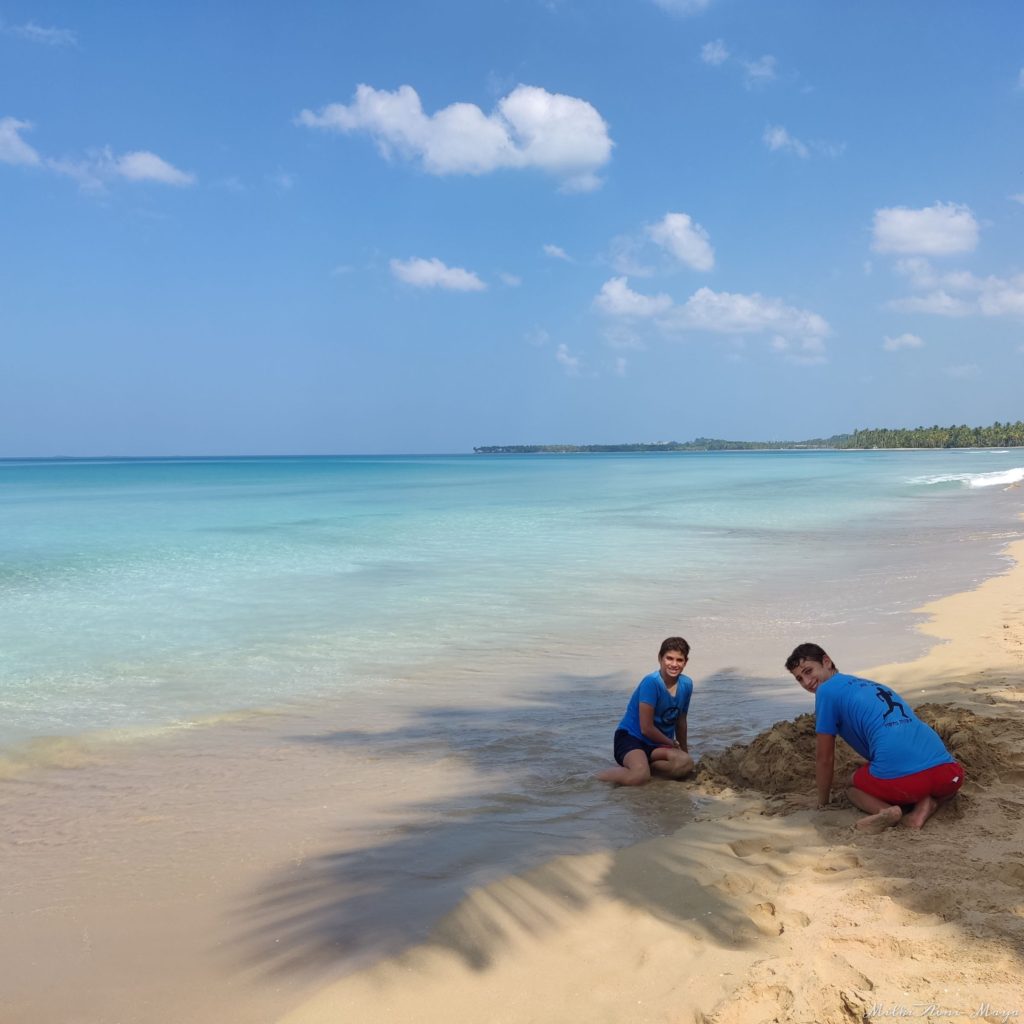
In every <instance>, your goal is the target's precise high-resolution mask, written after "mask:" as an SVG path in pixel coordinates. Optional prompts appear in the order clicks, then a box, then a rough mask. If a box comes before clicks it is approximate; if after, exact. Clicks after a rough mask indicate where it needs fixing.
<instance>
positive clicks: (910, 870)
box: [281, 542, 1024, 1024]
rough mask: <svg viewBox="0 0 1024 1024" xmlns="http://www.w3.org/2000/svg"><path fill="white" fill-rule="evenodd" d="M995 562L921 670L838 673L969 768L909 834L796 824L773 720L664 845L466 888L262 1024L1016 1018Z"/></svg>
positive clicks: (788, 751)
mask: <svg viewBox="0 0 1024 1024" xmlns="http://www.w3.org/2000/svg"><path fill="white" fill-rule="evenodd" d="M1009 554H1010V555H1011V556H1012V557H1013V559H1014V565H1013V568H1012V569H1011V570H1010V571H1009V572H1007V573H1006V574H1005V575H1002V576H999V577H996V578H993V579H990V580H988V581H987V582H985V583H984V584H983V585H981V586H980V587H979V588H978V589H976V590H974V591H972V592H969V593H963V594H958V595H954V596H952V597H949V598H945V599H942V600H940V601H938V602H936V603H934V604H932V605H929V606H928V607H927V608H926V609H924V610H925V611H926V612H927V614H928V616H929V618H928V621H927V623H926V624H925V625H924V626H923V627H922V628H923V629H924V631H925V632H926V633H927V634H928V635H929V636H931V637H934V638H935V641H936V644H935V646H934V647H933V648H932V649H931V650H930V651H929V653H928V654H927V655H925V656H924V657H922V658H920V659H919V660H917V661H914V662H912V663H908V664H890V665H880V666H875V665H871V664H870V652H864V657H863V658H862V659H861V662H860V663H858V664H856V665H849V664H844V665H843V668H844V669H845V670H846V671H856V672H858V673H860V674H863V675H867V676H869V677H871V678H877V679H879V680H883V681H885V682H886V683H889V684H891V685H892V686H894V687H895V688H896V689H897V690H898V691H899V692H900V693H901V694H903V695H904V696H906V697H907V698H908V699H910V700H912V701H913V703H914V705H915V706H917V707H921V706H922V705H924V706H925V711H924V715H925V716H926V717H929V718H930V720H931V721H933V723H934V724H935V725H936V727H937V728H938V729H939V730H940V732H941V733H942V734H943V735H944V736H945V738H946V739H947V741H948V744H949V745H950V747H951V748H952V750H953V751H954V752H955V753H956V754H957V755H958V756H959V757H960V758H961V759H962V760H963V762H964V764H965V766H966V768H967V778H968V781H967V783H966V785H965V787H964V789H963V791H962V793H961V795H960V797H959V799H958V800H957V801H956V803H955V804H954V805H952V806H950V807H949V808H946V809H944V810H943V811H942V812H940V813H939V814H938V815H937V816H936V818H935V819H933V821H931V822H930V823H929V824H928V826H927V827H926V828H925V829H924V830H922V831H921V832H913V831H910V830H907V829H904V828H895V829H890V830H888V831H886V832H885V833H883V834H881V835H863V834H860V833H857V832H856V831H855V830H854V829H853V827H852V826H853V823H854V821H855V820H856V819H857V817H858V812H856V811H855V810H854V809H853V808H850V807H838V808H836V809H829V810H827V811H823V812H816V811H811V810H808V809H805V808H806V803H807V800H808V798H809V797H810V794H811V793H812V792H813V785H812V779H813V772H811V774H810V776H808V775H807V768H808V766H809V765H810V764H811V754H810V750H808V749H807V744H806V742H805V741H806V740H807V738H808V737H809V736H810V734H811V733H813V728H811V729H810V730H809V731H808V729H807V728H804V729H803V735H802V736H801V730H800V729H799V728H797V727H795V726H793V725H792V724H791V723H779V724H778V725H776V726H775V727H773V728H772V729H771V730H768V731H767V732H766V733H764V734H762V736H760V737H759V738H758V739H757V740H756V741H754V743H752V744H750V745H748V746H747V747H746V748H744V749H743V750H733V751H732V752H731V756H729V757H724V756H723V757H721V758H719V759H717V769H716V770H715V771H710V770H707V769H706V770H705V771H704V773H703V774H702V776H701V780H699V781H698V782H697V783H695V784H691V787H695V788H696V791H697V792H698V793H699V792H703V793H704V794H706V796H705V798H704V799H702V800H701V801H700V803H699V806H700V810H699V812H698V814H697V816H696V820H694V821H692V822H688V823H687V824H686V826H685V827H684V828H682V829H680V830H679V831H678V832H677V833H676V834H675V835H673V836H671V837H667V838H663V839H657V840H653V841H650V842H646V843H642V844H639V845H636V846H633V847H630V848H627V849H623V850H620V851H617V852H609V853H602V854H597V855H589V856H584V857H570V858H561V859H558V860H555V861H553V862H551V863H549V864H547V865H545V866H543V867H542V868H540V869H538V870H535V871H532V872H528V873H526V874H523V875H519V876H514V877H509V878H507V879H504V880H503V881H501V882H498V883H496V884H493V885H489V886H487V887H485V888H482V889H479V890H477V891H474V892H473V893H472V894H471V895H470V897H469V898H468V899H466V900H465V901H464V902H463V903H462V904H461V905H460V906H459V907H458V908H457V910H455V911H454V912H453V913H451V914H449V915H448V916H447V917H446V918H445V919H444V920H443V921H442V922H441V923H440V924H439V925H438V927H437V928H436V929H435V930H434V932H433V933H432V935H431V936H430V939H429V941H427V942H426V943H424V944H422V945H419V946H417V947H416V948H414V949H411V950H409V951H407V952H405V953H403V954H402V955H400V956H398V957H395V958H392V959H389V960H386V961H384V962H381V963H378V964H376V965H374V966H372V967H370V968H368V969H366V970H363V971H360V972H358V973H356V974H353V975H352V976H350V977H347V978H345V979H343V980H341V981H339V982H337V983H334V984H332V985H330V986H328V987H326V988H324V989H322V990H321V991H319V992H317V993H316V994H315V995H313V996H312V997H311V998H309V999H308V1000H307V1001H305V1002H304V1003H303V1004H302V1005H300V1006H298V1007H297V1008H295V1009H294V1010H293V1011H292V1012H289V1013H288V1014H286V1015H285V1016H284V1017H282V1018H281V1024H339V1022H361V1021H368V1020H377V1021H403V1022H422V1024H433V1022H438V1024H440V1022H448V1021H460V1022H462V1021H466V1022H475V1021H489V1022H491V1021H493V1022H508V1024H524V1022H536V1024H541V1022H551V1024H555V1022H564V1021H567V1020H589V1021H595V1022H609V1024H612V1022H616V1024H618V1022H625V1021H630V1022H637V1024H639V1022H652V1024H653V1022H669V1021H673V1022H676V1021H687V1022H688V1021H698V1022H704V1024H733V1022H736V1024H741V1022H742V1024H761V1022H783V1021H799V1022H805V1021H806V1022H818V1024H831V1022H850V1021H865V1020H880V1019H886V1018H896V1017H913V1018H918V1019H923V1020H969V1019H974V1020H986V1021H994V1020H999V1021H1006V1020H1014V1019H1018V1018H1019V1017H1020V1016H1022V1015H1024V855H1022V852H1021V851H1022V850H1024V815H1022V813H1021V811H1022V809H1024V801H1022V800H1021V798H1020V784H1021V782H1022V780H1024V564H1022V559H1024V543H1019V542H1018V543H1016V544H1014V545H1013V546H1012V547H1011V548H1010V551H1009ZM801 758H802V759H803V762H802V763H801V762H800V759H801ZM730 773H731V775H732V781H733V783H734V785H729V782H730ZM758 779H760V783H758V781H757V780H758ZM751 783H753V784H754V785H755V786H756V785H758V784H759V785H760V788H761V791H760V792H759V791H758V790H757V789H754V788H749V787H750V785H751ZM665 785H668V784H665ZM691 791H692V790H691Z"/></svg>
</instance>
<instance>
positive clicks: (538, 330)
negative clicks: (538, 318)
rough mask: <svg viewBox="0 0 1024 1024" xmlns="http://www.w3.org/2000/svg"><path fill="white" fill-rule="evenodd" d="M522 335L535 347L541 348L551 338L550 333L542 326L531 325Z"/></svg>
mask: <svg viewBox="0 0 1024 1024" xmlns="http://www.w3.org/2000/svg"><path fill="white" fill-rule="evenodd" d="M523 337H524V338H525V340H526V341H527V343H528V344H530V345H533V346H534V347H535V348H543V347H544V346H545V345H546V344H547V343H548V342H549V341H550V340H551V335H550V334H549V333H548V332H547V330H545V329H544V328H543V327H531V328H530V329H529V330H528V331H527V332H526V334H525V335H523Z"/></svg>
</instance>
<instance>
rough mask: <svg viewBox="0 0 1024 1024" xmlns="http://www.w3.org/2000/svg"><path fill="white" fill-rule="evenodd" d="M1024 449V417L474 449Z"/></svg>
mask: <svg viewBox="0 0 1024 1024" xmlns="http://www.w3.org/2000/svg"><path fill="white" fill-rule="evenodd" d="M1019 447H1024V421H1021V420H1018V421H1017V422H1016V423H999V422H998V421H997V422H995V423H993V424H992V426H990V427H968V426H966V425H962V426H955V425H954V426H949V427H939V426H934V427H914V428H912V429H893V428H888V427H879V428H873V429H870V430H855V431H853V433H852V434H833V435H832V437H817V438H813V439H811V440H807V441H724V440H722V439H721V438H715V437H698V438H695V439H694V440H693V441H638V442H633V443H630V444H497V445H481V446H479V447H474V448H473V452H474V454H476V455H535V454H552V455H560V454H576V453H580V454H598V453H604V452H744V451H782V450H786V451H793V450H811V451H820V450H822V449H825V450H828V449H849V448H857V449H871V448H1019Z"/></svg>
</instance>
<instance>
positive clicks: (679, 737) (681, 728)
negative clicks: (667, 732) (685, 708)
mask: <svg viewBox="0 0 1024 1024" xmlns="http://www.w3.org/2000/svg"><path fill="white" fill-rule="evenodd" d="M676 742H677V743H678V744H679V749H680V750H685V751H686V752H687V753H689V752H690V750H689V747H687V745H686V715H680V716H679V719H678V721H677V722H676Z"/></svg>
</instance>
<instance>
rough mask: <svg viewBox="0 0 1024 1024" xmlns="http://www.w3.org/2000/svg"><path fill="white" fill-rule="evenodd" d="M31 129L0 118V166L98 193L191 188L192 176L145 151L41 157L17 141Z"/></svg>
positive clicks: (9, 118)
mask: <svg viewBox="0 0 1024 1024" xmlns="http://www.w3.org/2000/svg"><path fill="white" fill-rule="evenodd" d="M31 127H32V125H31V124H29V122H28V121H19V120H18V119H17V118H14V117H4V118H0V163H7V164H22V165H25V166H31V167H37V166H42V167H46V168H47V169H48V170H51V171H53V172H54V173H56V174H63V175H65V176H67V177H69V178H73V179H74V180H75V181H77V182H78V183H79V184H80V185H81V186H82V187H83V188H89V189H102V188H103V186H104V184H105V183H106V182H107V181H110V180H112V179H115V178H123V179H124V180H126V181H155V182H159V183H161V184H164V185H177V186H182V185H192V184H194V183H195V180H196V178H195V175H193V174H188V173H186V172H185V171H181V170H178V168H177V167H174V166H173V165H172V164H169V163H168V162H167V161H166V160H164V159H163V158H162V157H159V156H157V155H156V153H151V152H149V151H148V150H135V151H134V152H131V153H124V154H122V155H121V156H115V155H114V154H113V153H112V152H111V150H110V149H109V147H105V148H103V149H98V150H93V151H92V152H90V153H89V154H88V155H87V156H86V157H85V158H84V159H81V160H71V159H54V158H52V157H42V156H40V154H39V153H38V152H37V151H36V150H35V149H33V148H32V147H31V146H30V145H29V144H28V143H27V142H25V140H24V139H23V138H22V137H21V132H22V131H25V130H27V129H30V128H31Z"/></svg>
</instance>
